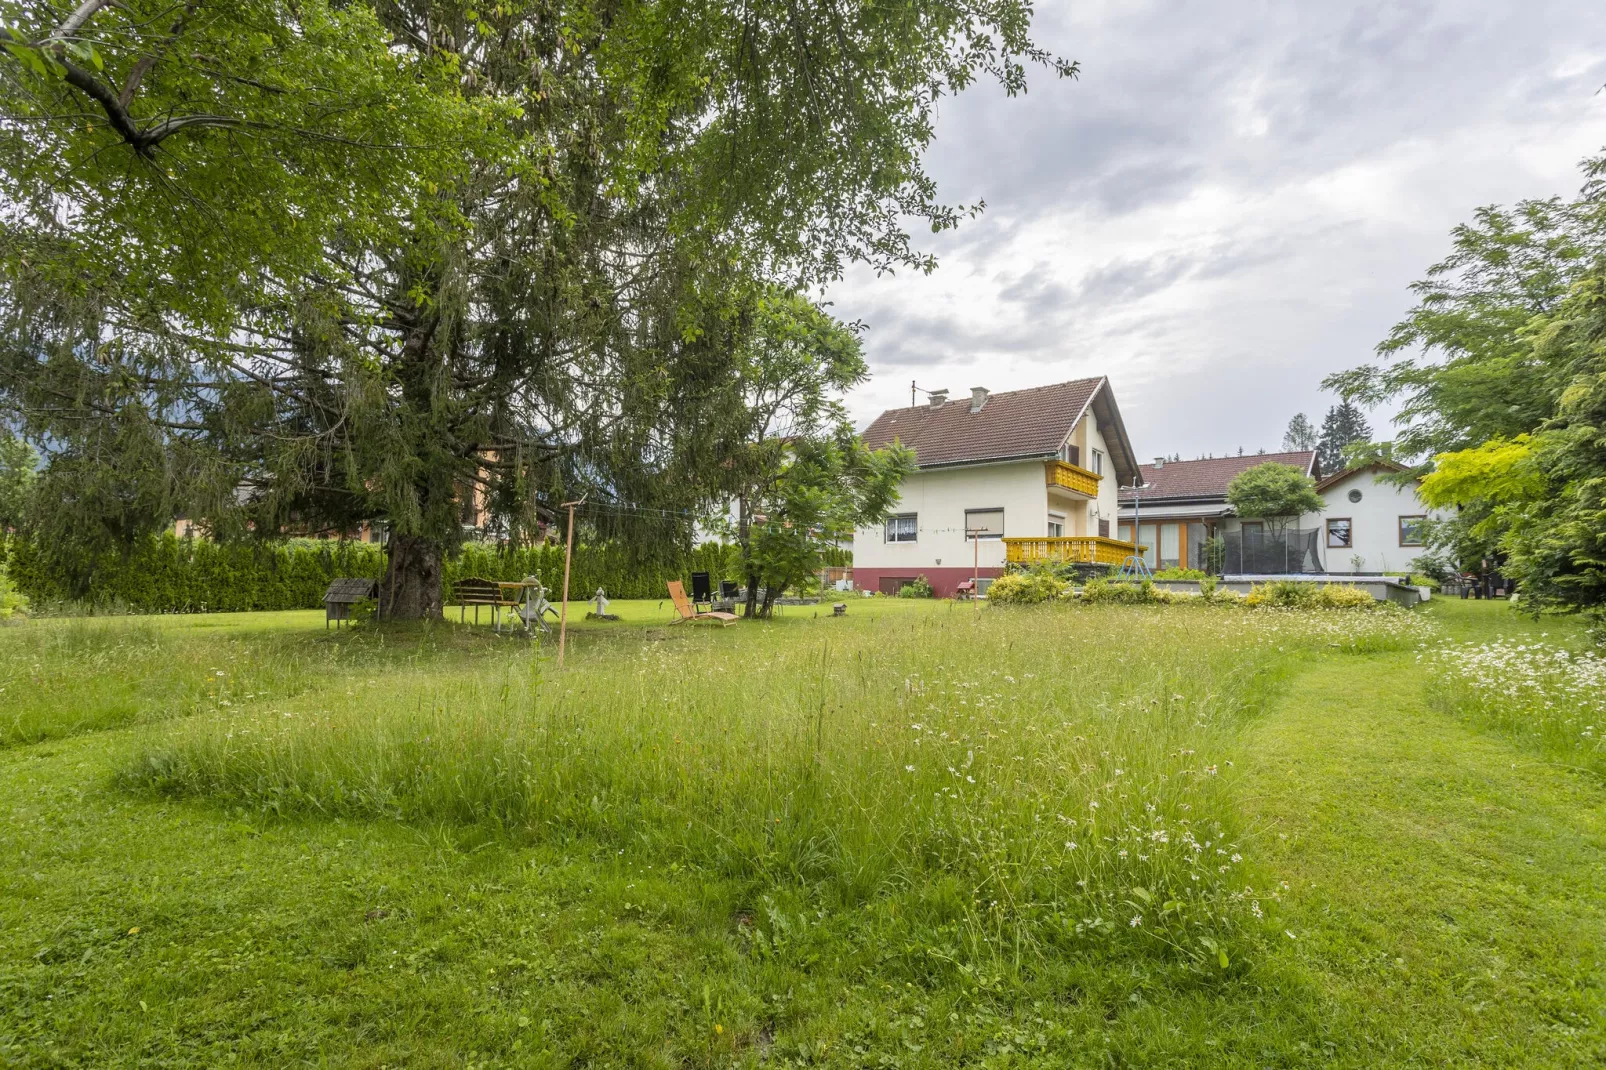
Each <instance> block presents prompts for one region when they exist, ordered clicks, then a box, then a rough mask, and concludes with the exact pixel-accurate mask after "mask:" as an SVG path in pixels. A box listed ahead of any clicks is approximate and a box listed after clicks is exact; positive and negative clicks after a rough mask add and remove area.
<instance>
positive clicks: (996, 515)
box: [853, 376, 1138, 595]
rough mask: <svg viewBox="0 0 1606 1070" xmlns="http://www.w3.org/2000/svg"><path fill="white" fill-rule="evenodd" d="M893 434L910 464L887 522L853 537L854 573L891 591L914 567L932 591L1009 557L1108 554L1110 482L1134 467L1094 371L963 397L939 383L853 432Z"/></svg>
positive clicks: (875, 440)
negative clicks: (911, 457)
mask: <svg viewBox="0 0 1606 1070" xmlns="http://www.w3.org/2000/svg"><path fill="white" fill-rule="evenodd" d="M863 437H864V440H865V443H866V444H867V445H869V446H870V447H872V448H879V447H881V446H885V445H888V444H889V443H892V442H901V443H902V444H903V445H905V446H908V447H909V448H911V449H913V450H914V452H915V463H916V465H917V468H916V471H915V472H914V474H912V475H911V476H909V478H908V479H906V480H905V481H904V483H903V486H902V487H901V488H900V491H899V503H898V506H897V507H896V509H895V511H894V514H893V516H892V517H891V518H889V519H888V520H887V521H886V523H884V524H882V525H879V526H876V527H869V528H860V529H859V530H858V531H856V532H855V533H854V538H853V579H854V584H855V585H856V586H857V587H859V588H860V589H863V590H881V591H885V592H887V593H894V594H895V593H896V592H897V590H898V589H899V588H900V587H902V586H903V585H904V584H905V583H909V582H911V581H913V580H914V579H916V578H917V577H920V576H924V577H925V578H926V579H927V581H929V582H930V583H931V585H932V587H933V588H935V589H936V591H937V593H938V594H939V595H951V594H953V593H955V591H956V590H957V589H958V587H959V585H960V584H961V583H962V582H965V581H968V580H970V579H971V578H972V576H973V575H977V574H979V575H980V576H982V577H996V576H999V575H1001V574H1002V573H1003V571H1004V567H1005V565H1006V564H1008V563H1010V562H1021V563H1025V562H1030V561H1035V560H1043V559H1048V560H1054V561H1059V562H1066V563H1073V564H1086V565H1117V564H1120V563H1121V561H1122V560H1123V559H1124V558H1125V557H1126V556H1127V555H1129V554H1131V553H1132V552H1133V550H1134V547H1133V546H1132V545H1131V544H1130V543H1124V542H1122V541H1120V540H1119V539H1116V538H1115V537H1114V535H1115V532H1114V528H1115V524H1116V514H1117V512H1118V510H1119V502H1118V496H1117V492H1116V487H1117V485H1118V484H1122V483H1130V482H1131V481H1132V480H1133V479H1135V478H1136V476H1137V473H1138V462H1137V455H1136V454H1135V453H1134V452H1133V449H1132V443H1131V441H1130V440H1129V439H1128V438H1127V433H1126V426H1125V424H1124V423H1122V421H1121V411H1120V409H1119V408H1118V407H1117V406H1116V404H1115V394H1114V392H1113V390H1112V389H1111V387H1110V381H1109V380H1108V379H1106V378H1104V377H1102V376H1100V377H1097V378H1092V379H1076V380H1073V381H1071V382H1067V383H1054V384H1052V385H1049V386H1040V387H1034V388H1032V389H1029V390H1010V391H1001V392H999V393H992V392H991V391H989V390H986V389H985V388H982V387H975V388H973V389H972V390H971V392H970V397H969V398H960V399H956V400H949V398H948V396H947V392H946V391H936V392H933V393H932V394H931V395H930V401H929V402H928V403H927V404H925V405H916V406H911V407H909V408H905V409H889V410H887V411H886V412H883V413H882V414H881V415H880V416H878V417H876V419H875V421H874V422H873V423H871V424H870V426H869V427H868V428H867V429H866V430H865V432H864V436H863Z"/></svg>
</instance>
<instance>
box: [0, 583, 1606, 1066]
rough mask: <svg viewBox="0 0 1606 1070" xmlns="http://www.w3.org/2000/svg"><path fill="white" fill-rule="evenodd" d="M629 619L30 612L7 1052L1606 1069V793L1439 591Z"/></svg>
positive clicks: (238, 1059) (21, 677)
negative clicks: (722, 624)
mask: <svg viewBox="0 0 1606 1070" xmlns="http://www.w3.org/2000/svg"><path fill="white" fill-rule="evenodd" d="M615 607H616V608H617V609H619V610H621V611H622V615H624V616H625V618H626V620H625V621H624V622H623V623H621V624H615V625H598V624H595V623H586V622H582V623H579V624H577V625H576V628H575V632H574V634H573V636H572V643H573V646H572V647H571V650H570V657H569V662H568V665H567V667H566V668H565V669H564V670H562V671H559V670H558V669H557V668H556V666H555V664H554V662H553V658H552V652H551V648H550V645H549V644H539V643H530V642H528V641H525V640H523V639H507V638H496V637H493V636H490V635H488V634H487V632H488V629H484V628H481V629H469V628H456V627H445V628H435V629H428V630H420V629H407V630H401V631H396V632H389V633H378V634H374V633H364V632H363V631H362V630H357V631H353V632H342V633H339V634H336V633H332V632H331V633H327V634H326V633H325V632H324V630H323V626H322V620H321V614H304V613H292V614H242V615H229V616H225V615H216V616H209V617H169V618H154V619H139V618H127V619H106V620H93V621H35V622H30V623H28V624H26V625H23V626H21V627H14V628H4V629H0V857H3V858H4V859H5V860H6V865H5V866H4V867H0V1065H6V1066H10V1065H18V1066H86V1067H87V1066H95V1067H99V1066H137V1065H160V1066H216V1065H231V1064H233V1065H262V1066H286V1065H313V1066H325V1065H328V1066H360V1067H375V1068H377V1067H382V1066H408V1067H436V1066H439V1067H468V1066H575V1065H590V1066H614V1065H629V1066H660V1065H661V1066H687V1065H693V1066H725V1065H749V1066H760V1065H764V1066H769V1065H776V1066H804V1065H822V1066H825V1065H829V1066H907V1067H922V1066H931V1067H936V1066H954V1065H970V1066H1034V1067H1035V1066H1111V1065H1117V1066H1119V1065H1145V1066H1148V1065H1161V1066H1211V1065H1220V1066H1304V1065H1343V1066H1357V1067H1362V1066H1366V1067H1369V1066H1411V1065H1421V1066H1441V1065H1491V1066H1494V1065H1499V1066H1558V1067H1562V1066H1567V1067H1571V1066H1583V1065H1597V1064H1600V1063H1601V1062H1603V1061H1606V1031H1603V1026H1602V1024H1601V1023H1602V1011H1603V1007H1602V982H1603V971H1602V965H1601V960H1602V954H1603V947H1602V942H1603V939H1606V881H1603V880H1602V876H1603V874H1602V861H1601V860H1602V859H1603V858H1606V853H1603V848H1606V806H1603V803H1606V789H1603V787H1602V784H1601V782H1600V781H1599V780H1598V779H1597V778H1595V777H1593V776H1590V775H1586V774H1584V773H1581V772H1579V771H1577V770H1576V768H1575V767H1574V766H1573V765H1571V764H1568V763H1566V762H1562V761H1558V760H1556V758H1555V757H1554V755H1552V754H1550V753H1549V752H1547V751H1546V750H1544V749H1543V748H1540V747H1537V746H1535V745H1533V744H1532V742H1531V741H1529V740H1527V739H1526V738H1525V737H1523V736H1521V735H1520V734H1519V735H1513V734H1511V733H1509V732H1507V731H1503V730H1501V729H1500V728H1499V727H1497V726H1493V725H1491V724H1490V723H1489V722H1488V721H1487V719H1486V718H1481V717H1470V716H1464V715H1463V714H1462V712H1461V711H1460V708H1459V707H1458V706H1457V705H1456V704H1455V703H1453V702H1447V701H1446V700H1445V699H1444V698H1443V696H1442V694H1441V693H1440V692H1441V689H1440V688H1439V686H1438V685H1437V684H1436V683H1435V682H1434V678H1433V677H1432V676H1431V675H1428V674H1426V673H1425V671H1424V668H1423V664H1424V663H1423V662H1420V661H1418V653H1419V651H1418V649H1417V644H1418V642H1419V641H1420V640H1421V639H1422V636H1421V635H1420V634H1419V632H1420V629H1419V628H1417V627H1405V626H1402V625H1400V624H1399V623H1398V622H1396V621H1394V619H1393V618H1392V617H1389V616H1387V615H1380V616H1379V617H1378V619H1377V621H1376V622H1369V621H1368V619H1367V618H1370V617H1371V615H1368V614H1360V615H1358V616H1351V615H1343V614H1332V613H1329V614H1305V615H1301V614H1279V613H1268V612H1259V613H1256V612H1250V611H1243V610H1231V609H1221V610H1215V609H1203V608H1198V607H1171V608H1162V609H1144V608H1123V607H1107V608H1082V609H1077V608H1069V607H1045V608H1043V609H1040V610H1005V609H1002V608H999V609H991V608H986V607H984V608H982V609H981V611H980V613H979V615H978V613H977V612H976V610H975V609H974V608H973V607H971V606H968V605H956V604H953V603H921V602H915V601H898V600H880V599H877V600H853V601H851V602H850V603H849V615H848V617H847V618H846V619H844V620H836V619H832V618H830V617H829V616H828V612H829V611H828V608H827V609H825V614H826V615H822V614H821V612H820V610H817V609H816V608H815V607H803V608H793V609H789V610H787V611H786V613H785V615H784V616H783V617H782V618H781V619H780V620H778V621H776V622H775V623H774V624H771V625H754V624H747V623H743V624H741V625H738V626H736V627H732V628H728V629H720V628H711V627H696V628H691V627H679V626H677V627H664V626H663V624H664V621H666V620H667V618H668V616H669V614H670V611H669V607H668V605H667V603H665V604H659V603H656V602H643V603H615ZM1418 617H1419V618H1420V619H1422V620H1426V621H1431V622H1433V623H1434V626H1435V629H1436V635H1437V636H1439V637H1447V638H1449V639H1452V640H1456V641H1461V642H1466V641H1474V640H1475V641H1483V640H1485V639H1489V638H1494V637H1498V636H1502V635H1512V636H1520V637H1523V638H1524V639H1525V640H1527V639H1534V640H1537V639H1538V638H1539V636H1540V635H1541V633H1545V640H1544V641H1545V642H1554V643H1557V644H1560V645H1567V646H1576V645H1577V644H1578V643H1579V639H1578V637H1577V636H1576V634H1575V632H1574V631H1573V630H1571V629H1569V628H1567V627H1566V625H1565V622H1558V621H1556V620H1554V619H1552V620H1546V621H1543V622H1538V623H1534V622H1530V621H1528V620H1526V619H1525V618H1522V617H1519V616H1516V615H1514V614H1512V613H1511V612H1510V611H1509V610H1508V609H1507V607H1505V606H1504V604H1501V603H1467V602H1455V601H1444V600H1436V601H1434V602H1433V603H1430V604H1429V605H1428V606H1427V607H1424V609H1423V610H1420V611H1418ZM220 673H221V674H222V675H219V674H220ZM1095 803H1096V804H1098V805H1097V806H1094V805H1093V804H1095ZM1195 837H1197V840H1196V841H1195ZM1189 841H1194V842H1197V843H1199V844H1201V845H1202V844H1203V843H1209V844H1210V846H1209V848H1208V849H1203V848H1202V847H1201V849H1200V850H1198V851H1195V850H1193V849H1192V848H1187V849H1184V848H1183V844H1184V843H1186V842H1189ZM1073 843H1074V844H1075V846H1074V847H1072V846H1071V844H1073ZM1217 852H1220V853H1219V854H1218V853H1217ZM1232 856H1241V858H1242V861H1236V862H1235V861H1233V858H1232ZM1207 862H1208V864H1206V863H1207ZM1246 890H1247V891H1246ZM1134 921H1135V922H1136V924H1134ZM1223 963H1225V965H1223Z"/></svg>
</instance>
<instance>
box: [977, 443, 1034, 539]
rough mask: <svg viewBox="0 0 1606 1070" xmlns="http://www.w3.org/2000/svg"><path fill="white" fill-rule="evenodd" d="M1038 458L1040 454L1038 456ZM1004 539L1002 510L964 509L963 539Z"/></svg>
mask: <svg viewBox="0 0 1606 1070" xmlns="http://www.w3.org/2000/svg"><path fill="white" fill-rule="evenodd" d="M1038 456H1039V457H1041V456H1042V454H1038ZM1003 537H1004V511H1003V510H1002V509H966V510H965V538H967V539H1002V538H1003Z"/></svg>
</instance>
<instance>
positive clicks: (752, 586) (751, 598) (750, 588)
mask: <svg viewBox="0 0 1606 1070" xmlns="http://www.w3.org/2000/svg"><path fill="white" fill-rule="evenodd" d="M742 615H743V616H745V617H747V618H749V619H752V618H753V617H756V616H758V570H757V569H756V568H753V567H752V566H748V569H747V605H745V606H743V607H742Z"/></svg>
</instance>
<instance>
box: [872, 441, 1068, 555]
mask: <svg viewBox="0 0 1606 1070" xmlns="http://www.w3.org/2000/svg"><path fill="white" fill-rule="evenodd" d="M997 508H1001V509H1003V510H1004V534H1005V535H1006V536H1008V537H1010V538H1016V537H1021V538H1026V537H1031V536H1036V537H1038V538H1041V537H1043V536H1044V535H1046V534H1048V496H1047V494H1046V493H1045V492H1044V476H1043V462H1042V461H1011V462H1007V463H1004V464H983V465H974V466H970V467H965V468H940V469H935V470H930V471H921V472H916V473H914V474H913V475H911V476H910V477H909V478H908V479H906V480H904V482H903V486H902V487H901V488H900V490H899V495H898V505H897V507H896V508H895V509H894V510H893V512H895V513H915V514H916V515H917V516H918V526H919V535H918V539H917V541H915V542H912V543H911V542H895V543H889V542H887V541H886V533H885V527H884V526H883V525H879V524H878V525H876V526H875V527H868V528H860V529H858V531H856V532H855V533H854V536H853V566H854V568H876V569H881V568H887V569H904V568H908V569H918V568H926V567H932V566H939V567H943V568H950V567H969V566H970V564H971V563H972V560H973V558H972V551H973V547H972V545H971V543H970V542H969V541H968V540H966V538H965V510H967V509H997ZM980 550H981V566H982V567H983V568H996V567H1002V565H1003V564H1004V544H1003V542H1001V541H999V540H997V539H983V540H981V546H980Z"/></svg>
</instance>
